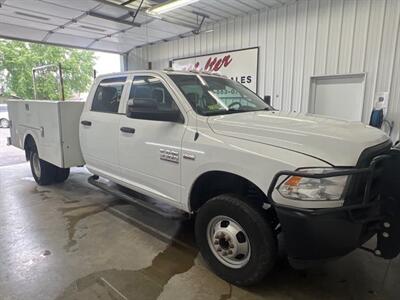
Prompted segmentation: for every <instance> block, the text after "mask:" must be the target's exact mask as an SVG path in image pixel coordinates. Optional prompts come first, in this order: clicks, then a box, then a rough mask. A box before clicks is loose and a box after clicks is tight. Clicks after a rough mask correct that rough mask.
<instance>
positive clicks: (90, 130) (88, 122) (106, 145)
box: [80, 76, 126, 176]
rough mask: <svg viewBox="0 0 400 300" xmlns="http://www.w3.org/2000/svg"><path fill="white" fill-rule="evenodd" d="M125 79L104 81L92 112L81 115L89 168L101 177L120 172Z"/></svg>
mask: <svg viewBox="0 0 400 300" xmlns="http://www.w3.org/2000/svg"><path fill="white" fill-rule="evenodd" d="M125 81H126V76H122V77H112V78H106V79H103V80H102V81H101V82H100V83H99V85H98V87H97V89H96V92H95V94H94V96H93V101H92V104H91V108H90V110H84V111H83V113H82V116H81V120H80V122H81V124H80V126H81V128H80V135H81V139H80V140H81V147H82V152H83V156H84V158H85V161H86V164H87V167H88V168H89V170H91V171H92V172H93V173H97V174H98V175H109V176H111V175H117V174H118V172H119V161H118V137H119V122H120V118H121V114H119V111H118V110H119V104H120V101H121V98H122V94H123V90H124V84H125Z"/></svg>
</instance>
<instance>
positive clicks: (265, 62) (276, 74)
mask: <svg viewBox="0 0 400 300" xmlns="http://www.w3.org/2000/svg"><path fill="white" fill-rule="evenodd" d="M399 26H400V0H298V1H296V2H294V3H292V4H289V5H284V6H282V7H279V8H275V9H268V10H264V11H260V12H255V13H253V14H248V15H243V16H238V17H235V18H232V19H228V20H225V21H223V22H220V23H217V24H214V25H212V26H210V28H207V29H213V30H214V31H213V32H211V33H202V34H200V35H198V36H191V37H187V38H182V39H176V40H173V41H169V42H162V43H158V44H155V45H151V46H147V47H143V48H140V49H135V50H134V51H132V52H131V53H130V55H129V59H128V61H129V66H128V67H129V69H140V68H147V62H148V61H151V62H152V66H153V69H163V68H166V67H168V61H169V60H171V59H173V58H179V57H185V56H190V55H195V54H207V53H211V52H217V51H225V50H232V49H239V48H246V47H252V46H259V47H260V57H259V63H260V68H259V79H258V80H259V84H258V86H259V91H258V93H259V94H260V95H261V96H264V95H272V99H273V105H274V106H275V107H276V108H278V109H281V110H285V111H289V110H292V111H302V112H306V111H307V107H308V99H309V87H310V76H312V75H326V74H329V75H331V74H346V73H360V72H366V73H367V79H366V85H365V101H364V109H363V121H365V122H368V120H369V115H370V112H371V109H372V105H373V99H374V97H375V95H376V93H378V92H386V91H388V92H389V115H388V119H390V120H393V121H395V127H396V128H395V132H394V137H396V136H398V132H399V121H400V37H399V35H400V30H399V29H400V28H399Z"/></svg>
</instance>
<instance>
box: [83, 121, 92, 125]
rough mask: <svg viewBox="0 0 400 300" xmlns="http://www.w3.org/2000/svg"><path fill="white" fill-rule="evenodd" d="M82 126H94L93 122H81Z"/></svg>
mask: <svg viewBox="0 0 400 300" xmlns="http://www.w3.org/2000/svg"><path fill="white" fill-rule="evenodd" d="M81 124H82V125H85V126H92V122H90V121H81Z"/></svg>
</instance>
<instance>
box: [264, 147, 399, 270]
mask: <svg viewBox="0 0 400 300" xmlns="http://www.w3.org/2000/svg"><path fill="white" fill-rule="evenodd" d="M341 175H350V176H354V177H357V176H358V177H360V176H363V178H364V180H363V181H362V183H361V182H360V181H357V182H358V183H357V184H358V185H361V186H359V187H357V188H358V189H362V191H361V192H362V193H361V195H362V197H361V199H359V200H357V201H355V199H347V200H345V203H344V205H343V206H342V207H338V208H320V209H305V208H297V207H292V206H284V205H281V204H279V203H276V202H274V201H273V198H272V194H273V191H274V189H275V188H276V186H277V185H278V182H282V181H283V180H284V179H286V178H287V176H303V177H310V178H328V177H333V176H341ZM282 177H283V180H282ZM359 194H360V193H359ZM268 197H269V199H270V200H271V201H272V205H273V206H274V208H275V210H276V213H277V216H278V219H279V222H280V224H281V230H282V233H283V238H284V243H285V248H286V250H287V253H288V256H289V259H290V261H291V262H292V264H293V265H295V266H304V265H308V264H313V263H315V262H319V261H324V260H329V259H332V258H336V257H340V256H343V255H346V254H348V253H349V252H351V251H353V250H354V249H356V248H359V247H362V245H363V244H364V243H365V242H366V241H368V240H369V239H370V238H371V237H373V236H374V235H375V234H377V245H376V247H375V248H374V249H366V250H369V251H371V252H372V253H374V254H375V255H376V256H379V257H382V258H385V259H392V258H394V257H396V256H397V255H398V254H399V252H400V148H399V147H397V148H396V147H395V148H392V149H391V150H390V152H389V153H387V154H383V155H379V156H376V157H375V158H374V159H373V160H372V162H371V163H370V165H369V166H368V167H366V168H354V169H351V170H348V169H346V170H343V171H338V172H334V173H330V174H309V173H304V172H298V171H294V172H293V171H283V172H279V173H278V174H276V176H275V178H274V180H273V182H272V183H271V186H270V189H269V192H268ZM364 249H365V248H364Z"/></svg>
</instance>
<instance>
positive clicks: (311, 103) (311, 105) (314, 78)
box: [307, 72, 367, 120]
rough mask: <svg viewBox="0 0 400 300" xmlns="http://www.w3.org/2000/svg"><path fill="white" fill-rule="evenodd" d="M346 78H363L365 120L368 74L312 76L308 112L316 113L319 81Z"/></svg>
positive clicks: (362, 110)
mask: <svg viewBox="0 0 400 300" xmlns="http://www.w3.org/2000/svg"><path fill="white" fill-rule="evenodd" d="M345 78H361V79H362V92H361V94H362V98H363V101H362V107H361V120H363V119H364V108H365V84H366V81H367V73H366V72H360V73H347V74H327V75H312V76H310V92H309V96H308V105H307V112H308V113H312V114H314V113H315V105H316V99H315V96H316V89H317V81H318V79H345Z"/></svg>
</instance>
